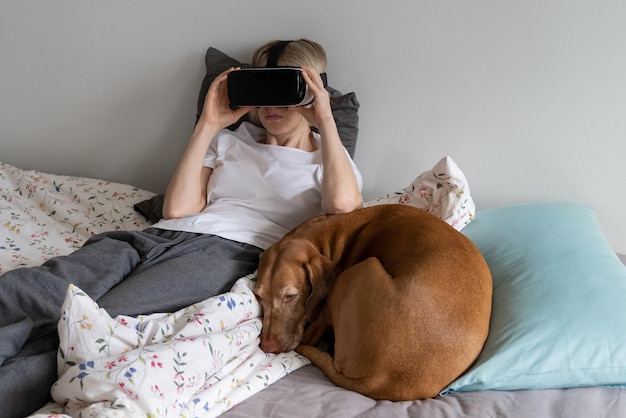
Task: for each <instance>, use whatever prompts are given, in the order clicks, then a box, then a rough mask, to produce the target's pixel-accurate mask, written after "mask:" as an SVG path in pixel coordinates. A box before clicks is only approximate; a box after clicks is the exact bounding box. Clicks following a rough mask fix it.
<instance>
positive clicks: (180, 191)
mask: <svg viewBox="0 0 626 418" xmlns="http://www.w3.org/2000/svg"><path fill="white" fill-rule="evenodd" d="M272 44H273V43H269V44H267V45H264V46H263V47H261V48H260V49H259V50H258V51H257V53H256V54H255V65H263V63H264V62H266V61H267V52H268V51H269V48H270V47H271V46H272ZM311 57H314V58H311ZM279 64H281V65H295V66H302V67H303V77H304V80H305V81H306V83H307V86H308V88H309V89H310V90H311V91H312V92H313V94H314V96H315V101H314V104H313V105H311V106H307V107H294V108H261V109H258V110H252V109H247V108H242V109H236V110H231V109H230V108H229V107H228V99H227V92H226V84H225V81H226V79H227V76H228V73H229V72H230V71H234V70H235V69H231V70H228V71H226V72H224V73H223V74H221V75H220V76H218V77H217V78H216V79H215V81H214V82H213V83H212V84H211V87H210V88H209V91H208V93H207V96H206V101H205V106H204V109H203V112H202V115H201V118H200V120H199V121H198V124H197V125H196V128H195V130H194V132H193V135H192V137H191V139H190V141H189V144H188V146H187V148H186V150H185V152H184V154H183V156H182V157H181V159H180V162H179V164H178V166H177V167H176V170H175V171H174V174H173V176H172V179H171V181H170V183H169V185H168V187H167V190H166V196H165V201H164V209H163V214H164V215H165V217H166V218H167V219H166V220H164V221H162V222H159V223H157V224H155V225H154V227H153V228H149V229H147V230H145V231H140V232H138V231H135V232H130V231H114V232H105V233H103V234H100V235H97V236H95V237H93V238H92V239H90V240H89V241H87V242H86V243H85V245H84V246H83V247H82V248H81V249H79V250H77V251H75V252H74V253H72V254H70V255H68V256H65V257H56V258H53V259H51V260H49V261H47V262H46V263H44V264H43V265H42V266H38V267H33V268H23V269H17V270H13V271H9V272H7V273H5V274H4V275H2V276H0V415H2V416H25V415H28V414H29V413H31V412H32V411H34V410H36V409H38V408H39V407H40V406H42V405H43V404H44V403H45V402H47V401H48V400H49V398H50V393H49V390H48V388H49V387H50V385H52V384H53V383H54V381H55V380H56V350H57V347H58V336H57V330H56V325H57V322H58V320H59V317H60V315H61V306H62V304H63V301H64V299H65V294H66V291H67V287H68V285H69V284H70V283H73V284H74V285H76V286H78V287H80V288H81V289H82V290H83V291H84V292H85V293H86V294H88V295H89V296H90V297H91V298H92V299H94V300H96V301H97V302H98V304H99V306H100V307H101V308H104V309H106V310H107V311H108V313H109V314H110V315H111V316H116V315H120V314H124V315H139V314H149V313H153V312H168V311H175V310H178V309H180V308H182V307H185V306H187V305H190V304H192V303H195V302H198V301H201V300H203V299H206V298H208V297H211V296H214V295H216V294H220V293H223V292H225V291H228V290H229V289H230V287H231V286H232V284H233V283H234V282H235V281H236V280H237V279H238V278H240V277H242V276H244V275H246V274H249V273H252V272H254V271H255V269H256V267H257V264H258V257H259V254H260V253H261V252H262V251H263V249H264V248H266V247H267V246H269V245H271V244H272V243H273V242H274V241H276V240H278V239H279V238H280V237H282V235H283V234H284V233H285V232H287V231H288V230H289V229H291V228H292V227H294V226H296V225H297V224H299V223H300V222H302V221H304V220H305V219H306V218H308V217H309V216H312V215H315V214H318V213H322V212H326V213H340V212H348V211H351V210H353V209H355V208H357V207H359V206H360V205H361V194H360V182H361V179H360V174H359V173H358V170H357V169H356V167H355V166H354V164H353V163H352V161H351V160H350V158H349V157H348V155H347V152H346V151H345V149H344V148H343V146H342V145H341V142H340V140H339V135H338V133H337V128H336V126H335V122H334V120H333V117H332V114H331V110H330V102H329V97H328V94H327V93H326V91H325V90H324V88H323V84H322V81H321V79H320V76H319V74H318V73H319V72H322V71H323V70H324V67H325V56H324V54H323V49H321V47H320V46H319V45H317V44H315V43H313V42H310V41H306V40H300V41H294V42H291V43H289V44H288V45H287V46H286V47H285V49H284V51H283V55H281V58H280V59H279ZM251 110H252V111H253V112H256V113H257V116H258V119H259V121H260V123H261V124H262V126H263V128H261V127H257V126H254V125H252V124H249V123H244V124H242V126H241V127H240V128H239V129H238V130H237V131H236V132H230V131H227V130H223V129H222V128H224V127H225V126H228V125H230V124H232V123H233V122H235V121H236V120H238V119H239V118H240V117H241V116H243V115H244V114H245V113H246V112H249V111H251ZM311 126H315V127H317V128H318V130H319V132H320V133H319V135H318V134H313V133H312V132H311V129H310V127H311Z"/></svg>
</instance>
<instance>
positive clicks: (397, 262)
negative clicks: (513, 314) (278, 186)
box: [255, 205, 492, 400]
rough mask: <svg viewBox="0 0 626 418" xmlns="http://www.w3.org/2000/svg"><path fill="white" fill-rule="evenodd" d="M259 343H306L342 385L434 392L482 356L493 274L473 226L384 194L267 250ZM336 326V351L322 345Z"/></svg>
mask: <svg viewBox="0 0 626 418" xmlns="http://www.w3.org/2000/svg"><path fill="white" fill-rule="evenodd" d="M255 294H256V295H257V298H258V300H259V302H260V303H261V306H262V307H263V330H262V334H261V348H262V349H263V350H264V351H266V352H274V353H278V352H284V351H290V350H294V349H295V350H296V351H297V352H298V353H300V354H302V355H303V356H305V357H307V358H308V359H309V360H311V362H312V363H313V364H315V365H316V366H317V367H319V368H320V369H321V370H322V371H323V372H324V373H325V374H326V375H327V376H328V378H329V379H330V380H331V381H332V382H334V383H335V384H337V385H339V386H342V387H344V388H346V389H350V390H353V391H356V392H359V393H362V394H364V395H366V396H369V397H371V398H375V399H388V400H410V399H424V398H430V397H434V396H436V395H437V394H438V393H439V392H440V391H441V390H442V389H443V388H444V387H446V386H447V385H448V384H449V383H451V382H452V381H453V380H454V379H456V378H457V377H459V376H460V375H461V374H462V373H463V372H464V371H465V370H467V369H468V368H469V367H470V365H471V364H472V363H473V362H474V361H475V360H476V358H477V357H478V355H479V354H480V351H481V349H482V347H483V344H484V342H485V340H486V338H487V334H488V330H489V319H490V315H491V297H492V280H491V274H490V271H489V268H488V267H487V264H486V262H485V260H484V258H483V257H482V255H481V254H480V252H479V251H478V249H477V248H476V247H475V246H474V244H473V243H472V242H471V241H470V240H469V239H468V238H467V237H465V236H464V235H463V234H461V233H459V232H458V231H456V230H455V229H454V228H452V227H451V226H449V225H448V224H446V223H445V222H444V221H442V220H440V219H439V218H437V217H435V216H434V215H432V214H430V213H428V212H426V211H424V210H422V209H417V208H413V207H409V206H404V205H381V206H373V207H369V208H364V209H358V210H355V211H353V212H351V213H347V214H341V215H322V216H318V217H315V218H312V219H310V220H308V221H306V222H304V223H303V224H301V225H300V226H298V227H297V228H295V229H294V230H292V231H291V232H289V233H288V234H287V235H285V237H284V238H283V239H282V240H280V241H279V242H277V243H276V244H274V245H273V246H271V247H270V248H268V249H267V250H266V251H265V252H264V253H263V254H262V256H261V260H260V264H259V271H258V275H257V285H256V289H255ZM305 325H306V329H305ZM330 330H332V331H333V333H334V350H333V352H334V354H333V356H331V355H330V354H328V353H326V352H324V351H321V350H319V349H318V348H316V347H315V346H316V344H317V343H318V342H319V341H320V339H321V338H322V336H324V334H326V333H327V332H329V331H330Z"/></svg>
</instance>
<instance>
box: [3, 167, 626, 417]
mask: <svg viewBox="0 0 626 418" xmlns="http://www.w3.org/2000/svg"><path fill="white" fill-rule="evenodd" d="M15 173H17V175H16V174H15ZM30 176H34V179H31V177H30ZM6 178H11V179H12V180H10V181H11V182H10V183H8V184H9V186H6V185H4V183H2V184H3V187H4V188H3V189H0V193H2V195H3V196H4V197H3V202H2V204H3V206H2V207H1V208H0V217H1V219H3V223H2V225H5V224H8V222H9V221H14V223H11V224H8V226H3V229H2V233H1V236H0V239H2V243H3V244H4V243H5V242H8V241H6V238H10V239H11V240H12V241H11V242H12V243H13V244H14V246H15V247H17V248H21V247H26V248H28V250H29V251H31V252H30V253H28V255H27V257H24V258H22V257H21V256H20V257H17V258H18V259H20V261H19V262H17V263H15V262H12V260H13V258H14V257H13V255H14V254H24V253H23V252H21V251H20V250H11V248H10V247H7V246H6V245H5V247H7V248H4V249H2V250H0V253H3V254H4V256H3V258H2V262H3V264H2V265H3V266H4V268H5V269H13V268H15V267H19V266H20V265H34V264H37V263H38V262H39V263H40V262H41V261H43V260H44V259H47V258H49V257H50V256H51V255H56V254H57V253H56V250H58V251H59V254H60V253H65V254H67V253H69V252H71V251H73V250H74V249H75V246H80V244H77V243H76V242H78V241H80V240H82V242H84V241H85V240H86V239H87V238H88V237H89V236H91V234H93V233H96V232H98V231H100V230H107V229H108V230H115V229H122V230H123V229H142V228H144V227H146V226H148V225H149V224H150V221H148V220H147V219H145V218H144V216H143V215H141V214H140V213H139V212H136V211H134V210H133V209H132V207H133V206H137V207H138V208H141V207H143V208H144V209H145V208H146V202H150V204H148V206H149V209H150V210H154V212H153V214H155V213H156V214H158V212H159V211H158V209H155V208H154V205H158V203H159V198H158V196H156V195H155V194H154V193H151V192H148V191H144V190H140V189H136V188H134V187H132V186H127V185H118V184H111V183H107V182H103V181H101V180H93V179H83V178H80V179H79V178H75V177H66V176H52V175H48V174H45V173H38V172H32V171H27V170H20V169H18V168H16V167H12V166H10V165H8V164H2V167H1V170H0V179H3V180H4V179H6ZM15 178H17V179H22V180H21V182H22V183H19V182H16V180H15ZM24 179H27V180H24ZM29 182H33V184H34V185H36V186H27V184H29ZM18 184H20V188H19V190H18V188H17V185H18ZM70 184H71V185H72V187H68V188H67V189H64V188H63V187H64V186H63V185H70ZM77 185H81V186H77ZM49 189H50V190H49ZM61 190H65V192H64V193H65V194H62V193H61ZM29 191H32V192H29ZM78 192H80V193H78ZM54 193H57V195H55V196H56V198H54V199H50V196H52V195H54ZM83 193H84V194H83ZM59 194H60V195H59ZM120 194H121V195H122V196H123V197H120V198H118V196H119V195H120ZM75 195H80V197H74V196H75ZM64 196H65V197H64ZM102 196H106V198H104V197H102ZM6 197H8V198H6ZM63 197H64V198H63ZM46 199H50V202H52V203H51V204H52V205H53V206H52V208H50V207H48V206H46V205H47V204H50V203H45V200H46ZM24 200H26V201H27V202H24ZM390 203H391V204H393V203H399V204H413V205H415V206H418V207H423V208H424V209H426V210H430V211H432V212H436V211H438V212H437V213H438V215H439V216H442V217H445V216H447V215H446V214H448V215H450V217H449V219H447V221H448V222H449V223H450V224H454V225H456V227H457V229H460V230H461V232H462V233H464V234H466V235H467V236H469V237H470V238H471V239H472V240H474V242H475V243H476V244H477V245H478V247H479V249H481V251H482V252H483V255H484V256H485V258H486V260H487V262H488V264H489V265H490V268H492V272H493V273H494V283H497V286H496V291H495V292H494V306H495V307H494V312H493V318H494V319H496V320H495V321H492V329H491V330H490V331H491V334H490V338H491V340H488V342H487V344H486V346H485V350H483V355H481V358H479V361H477V363H476V364H475V365H474V366H473V368H472V369H470V370H469V371H468V373H466V374H464V375H463V376H462V377H461V378H460V379H458V380H457V381H456V382H453V384H451V386H450V388H448V390H446V391H445V393H444V394H442V395H441V396H439V397H437V398H435V399H427V400H422V401H411V402H386V401H375V400H372V399H369V398H366V397H363V396H362V395H359V394H356V393H354V392H350V391H346V390H344V389H342V388H339V387H336V386H335V385H333V384H332V383H330V382H329V381H328V379H327V378H326V377H325V376H324V375H323V374H322V373H321V372H320V371H319V370H318V369H317V368H315V367H313V366H310V365H306V364H307V363H308V361H307V360H306V359H304V358H302V357H300V356H298V355H297V354H295V353H286V354H284V355H281V356H280V357H278V358H274V357H271V356H266V355H265V354H264V353H262V352H260V350H259V349H258V330H259V328H260V323H259V320H258V316H259V308H258V306H256V301H255V300H254V298H252V297H251V290H252V289H253V287H254V276H248V277H244V278H242V279H241V280H239V281H238V282H237V284H236V285H235V286H233V288H232V289H231V291H230V292H228V293H224V294H222V295H218V296H216V297H214V298H209V299H207V300H205V301H202V302H200V303H197V304H194V305H190V306H188V307H186V308H184V309H181V310H179V311H175V312H170V313H155V314H150V315H147V314H146V315H139V316H137V317H131V316H116V317H112V316H111V315H109V313H108V312H107V311H106V310H103V309H99V308H98V302H96V301H94V300H93V299H92V298H91V297H90V296H88V295H86V294H85V293H84V292H81V289H80V288H79V287H75V286H69V287H68V288H67V295H66V298H65V304H64V308H63V316H62V319H61V321H60V322H59V331H60V341H61V344H60V349H59V350H58V352H57V354H56V355H57V357H58V361H55V364H56V365H57V367H58V371H59V378H58V380H57V382H56V383H55V384H54V387H53V389H52V393H53V394H54V396H55V399H56V400H57V401H59V402H60V403H50V404H48V405H46V406H45V407H44V408H42V409H40V410H39V411H38V412H37V414H36V416H38V417H43V416H50V415H52V414H54V413H58V414H70V413H71V414H72V416H76V414H77V413H78V411H81V412H82V413H83V416H84V415H89V414H95V413H101V416H112V414H118V415H117V416H119V414H120V413H122V410H121V409H118V408H121V407H125V412H124V413H125V416H147V411H148V410H149V408H153V409H152V410H151V413H152V414H153V416H154V415H160V416H215V415H219V414H222V413H223V415H222V416H224V417H253V416H254V417H258V416H277V417H280V416H284V417H288V416H289V417H291V416H302V417H306V416H312V417H313V416H328V417H333V416H414V417H435V418H436V417H444V416H445V417H451V416H508V417H523V416H524V417H525V416H542V417H557V416H582V417H585V416H590V417H591V416H605V417H618V416H624V415H625V414H626V409H625V408H626V390H625V389H624V388H623V387H621V385H623V384H624V383H626V373H625V372H624V363H623V361H624V360H623V359H624V355H623V353H622V352H621V351H620V350H619V349H618V347H621V346H623V343H624V342H625V340H624V333H625V331H624V328H623V326H621V324H623V323H624V322H623V319H624V318H623V315H624V311H623V308H621V305H618V302H619V301H620V300H623V297H625V296H624V294H623V293H622V292H624V287H625V284H624V283H626V267H625V266H624V265H623V264H622V263H621V262H620V260H619V258H618V257H617V256H616V255H615V254H614V253H613V252H612V251H611V249H610V247H609V246H608V244H607V243H606V240H605V239H604V237H603V235H602V233H601V232H600V230H599V227H598V225H597V223H596V221H595V215H594V214H593V211H591V210H590V209H589V208H586V207H584V206H580V205H575V204H537V205H524V206H516V207H507V208H498V209H489V210H479V211H476V210H475V205H474V202H473V200H472V198H471V194H470V192H469V187H468V185H467V179H466V178H465V177H464V176H463V173H462V172H461V170H460V169H459V167H458V166H457V165H456V164H455V163H454V161H452V159H451V158H449V157H445V158H443V159H442V160H441V161H439V162H438V163H437V164H435V166H434V167H433V169H431V170H427V171H425V172H424V173H422V174H420V175H419V176H418V177H417V178H416V179H415V180H414V181H413V182H411V183H410V184H409V186H407V187H406V188H404V189H402V190H400V191H398V192H394V193H390V194H389V195H387V196H384V197H382V198H380V199H376V200H374V201H372V202H368V204H390ZM12 205H13V206H12ZM90 205H91V206H90ZM107 205H109V206H107ZM116 205H117V206H116ZM60 208H62V209H60ZM35 209H37V210H39V211H40V212H37V213H36V215H33V211H34V210H35ZM99 209H100V210H99ZM103 212H104V213H103ZM76 214H80V216H81V221H80V225H79V227H76V225H77V223H78V222H77V221H76V220H75V219H74V218H72V216H74V215H76ZM113 214H115V216H114V215H113ZM27 216H34V218H32V217H27ZM59 216H61V217H60V218H59ZM30 219H36V221H34V222H33V223H34V226H36V227H38V228H41V227H45V228H48V229H49V230H50V232H49V233H48V234H47V235H44V238H46V240H48V239H49V240H52V238H51V237H56V236H59V237H61V238H58V239H55V241H54V245H52V244H51V243H52V241H46V243H44V244H39V242H38V241H37V242H35V243H34V244H32V242H33V241H34V240H36V239H39V237H38V236H36V235H35V236H33V232H31V230H28V234H27V233H26V232H25V231H27V229H26V228H29V227H31V225H30V224H29V222H27V221H26V220H30ZM57 224H61V225H62V226H63V228H62V230H61V229H55V228H56V226H57ZM53 226H54V228H53ZM82 226H84V228H83V227H82ZM13 227H14V228H13ZM12 228H13V229H12ZM98 228H99V229H98ZM18 229H19V231H18ZM72 234H73V235H72ZM66 236H68V237H69V236H71V239H67V240H66V239H65V237H66ZM75 241H76V242H75ZM31 244H32V245H31ZM52 246H54V247H55V252H53V253H50V254H45V252H46V248H48V247H52ZM34 249H36V250H37V251H34ZM7 254H9V255H10V256H9V257H7V256H6V255H7ZM7 260H9V261H11V263H9V262H7ZM526 284H530V286H527V288H525V285H526ZM595 285H597V286H595ZM524 291H525V293H524ZM541 291H546V294H545V295H543V296H540V295H538V294H537V292H541ZM581 294H584V295H585V296H589V297H588V298H587V299H589V303H587V302H585V303H582V302H581ZM609 294H611V295H609ZM576 297H578V298H579V299H576ZM605 298H606V299H605ZM605 300H606V301H607V303H605V304H604V306H603V304H602V302H603V301H605ZM568 301H569V305H568ZM509 302H510V303H509ZM555 302H559V303H555ZM572 304H574V305H577V306H574V307H573V308H572ZM563 305H565V306H563ZM587 305H588V306H587ZM547 308H550V309H547ZM532 315H534V317H533V316H532ZM558 315H561V316H558ZM570 315H574V316H573V317H572V318H573V320H572V321H571V322H572V323H569V322H570V321H568V318H570ZM576 315H578V316H576ZM498 319H499V320H498ZM551 320H553V322H554V323H552V322H551ZM529 323H530V325H532V326H528V324H529ZM538 323H539V324H543V325H546V324H547V325H546V327H544V329H541V330H539V331H538V330H537V327H536V326H535V325H536V324H538ZM579 325H580V326H583V327H584V329H585V331H584V332H578V333H577V332H576V329H578V326H579ZM525 326H526V328H525ZM550 327H557V328H558V329H559V330H562V333H561V334H559V335H561V336H562V339H557V340H556V341H555V338H554V337H553V336H552V334H551V333H553V332H554V328H550ZM533 332H540V335H533V334H532V333H533ZM588 333H589V335H587V336H586V334H588ZM598 338H599V339H601V341H600V343H598V341H597V339H598ZM184 353H188V354H187V355H184ZM520 353H521V354H520ZM560 353H566V354H567V356H565V355H563V356H561V355H559V354H560ZM198 358H201V359H202V360H201V361H198ZM502 358H505V360H502ZM206 359H212V360H211V361H206ZM525 360H527V361H525ZM558 360H562V363H561V365H559V364H558ZM542 361H543V362H542ZM555 361H557V363H555ZM494 362H495V363H496V364H495V365H494V364H492V363H494ZM510 362H515V364H509V363H510ZM585 362H588V364H591V365H593V366H594V367H593V369H591V368H590V369H589V370H585V369H584V368H582V367H578V368H577V369H575V368H571V370H570V371H571V372H570V371H567V370H564V369H562V368H563V367H565V366H563V364H565V365H567V366H569V365H572V366H573V365H576V364H582V365H584V364H585ZM41 364H43V363H41ZM554 364H557V366H556V367H555V366H554ZM34 367H37V366H34ZM558 367H560V368H561V370H562V371H560V372H559V373H560V375H561V376H560V381H558V382H557V383H554V381H551V380H549V379H544V378H543V377H542V378H539V379H536V381H535V382H534V383H532V384H530V383H528V381H527V377H525V374H526V375H528V376H530V377H536V376H537V375H538V370H539V372H541V371H542V370H544V369H545V368H552V369H553V370H557V369H558ZM485 368H487V371H485ZM505 369H509V370H510V371H511V373H508V374H506V375H505V374H504V373H503V372H502V371H503V370H505ZM601 369H604V370H601ZM611 369H612V370H613V372H614V373H612V374H611V373H610V371H611ZM32 372H34V370H31V371H29V370H26V369H22V370H20V377H21V378H22V379H27V378H28V376H29V375H30V374H31V373H32ZM604 372H607V373H609V375H608V376H609V378H610V379H608V380H607V376H600V375H599V373H600V374H604ZM205 373H206V375H207V376H210V379H213V380H210V379H207V380H205V378H204V374H205ZM201 374H202V375H203V377H202V378H199V377H198V376H200V375H201ZM485 376H487V378H485ZM502 377H504V378H505V379H504V380H505V382H506V384H502V383H501V382H500V379H499V378H502ZM183 379H184V380H183ZM488 379H491V380H493V381H495V382H496V383H495V384H494V383H493V382H492V383H490V381H489V380H488ZM568 379H570V380H568ZM183 381H184V385H182V382H183ZM511 382H517V384H516V385H513V386H512V383H511ZM205 383H206V384H205ZM479 383H480V384H481V385H482V386H478V384H479ZM39 384H41V383H39ZM44 384H45V383H44ZM606 385H611V386H612V387H608V386H606ZM573 386H577V387H573ZM538 387H546V389H537V388H538ZM548 387H550V388H549V389H548ZM494 389H495V390H494ZM513 389H526V390H513ZM3 390H4V389H3ZM102 393H115V394H116V396H115V398H111V397H109V396H102ZM10 396H11V395H10V394H9V393H3V394H2V398H3V402H7V399H10ZM77 398H78V399H86V400H87V401H85V402H84V403H83V402H76V399H77ZM103 399H104V401H103ZM31 402H32V403H33V405H32V406H31V407H32V409H31V410H34V409H37V408H39V407H40V406H41V405H42V404H43V403H44V402H43V401H42V400H41V399H38V398H32V400H31ZM37 402H40V404H37ZM66 403H67V406H66V409H65V410H63V405H64V404H66ZM148 405H149V406H148ZM0 410H1V411H3V412H5V411H10V409H3V406H0ZM131 411H132V412H131ZM24 415H25V414H24ZM3 416H8V417H11V416H23V415H11V414H10V413H4V415H3ZM60 416H62V415H60Z"/></svg>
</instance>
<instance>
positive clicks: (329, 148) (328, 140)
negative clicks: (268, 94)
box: [300, 67, 363, 214]
mask: <svg viewBox="0 0 626 418" xmlns="http://www.w3.org/2000/svg"><path fill="white" fill-rule="evenodd" d="M302 75H303V77H304V80H305V81H306V83H307V85H308V88H309V89H311V91H312V93H313V95H314V96H315V102H314V104H313V109H312V110H313V112H310V110H311V109H306V108H301V110H300V111H301V112H302V114H303V115H304V116H305V117H306V118H307V119H308V120H309V122H310V123H311V124H312V125H314V126H316V127H317V128H318V129H319V132H320V138H321V146H322V164H323V166H324V177H323V180H322V210H323V211H324V212H326V213H330V214H335V213H346V212H351V211H353V210H354V209H357V208H359V207H361V206H362V205H363V197H362V196H361V191H360V189H359V184H358V182H357V179H356V176H355V174H354V171H353V170H352V164H351V163H350V160H349V157H348V156H347V155H346V151H345V148H344V146H343V144H342V143H341V139H340V138H339V132H338V131H337V125H336V123H335V119H334V118H333V114H332V109H331V107H330V96H329V95H328V92H327V91H326V89H325V88H324V84H323V82H322V79H321V78H320V76H319V74H317V72H316V71H315V70H313V69H312V68H309V67H303V68H302Z"/></svg>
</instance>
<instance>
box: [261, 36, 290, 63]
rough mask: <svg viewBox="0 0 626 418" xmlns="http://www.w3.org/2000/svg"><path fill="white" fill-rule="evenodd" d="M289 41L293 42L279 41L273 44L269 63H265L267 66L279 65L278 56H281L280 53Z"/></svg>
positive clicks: (268, 59)
mask: <svg viewBox="0 0 626 418" xmlns="http://www.w3.org/2000/svg"><path fill="white" fill-rule="evenodd" d="M289 43H291V41H278V42H276V43H275V44H274V45H272V47H271V48H270V51H269V54H268V56H267V64H265V66H266V67H276V66H277V65H278V58H280V55H281V54H282V53H283V50H284V49H285V47H286V46H287V45H289Z"/></svg>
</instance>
